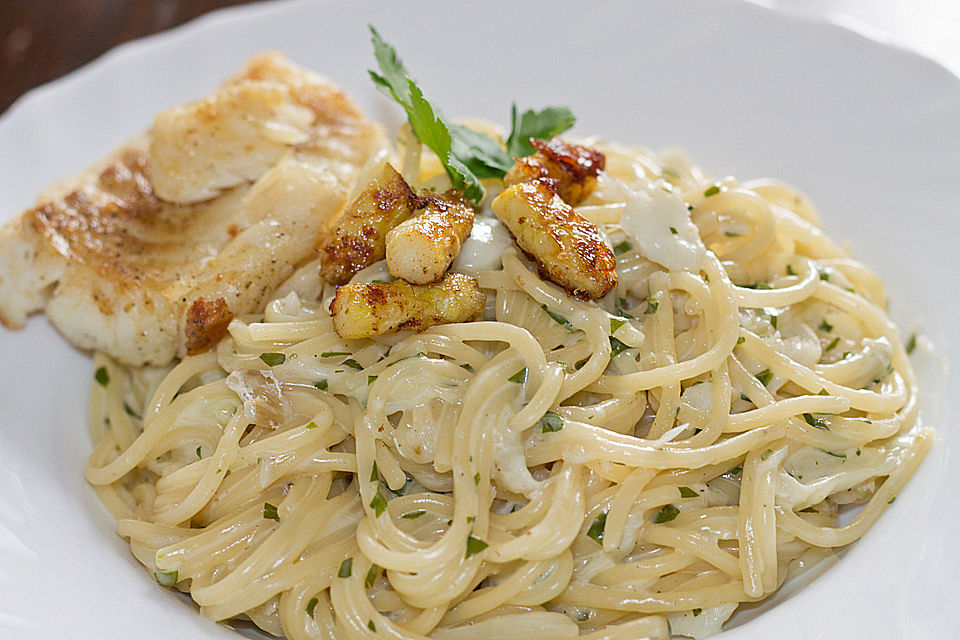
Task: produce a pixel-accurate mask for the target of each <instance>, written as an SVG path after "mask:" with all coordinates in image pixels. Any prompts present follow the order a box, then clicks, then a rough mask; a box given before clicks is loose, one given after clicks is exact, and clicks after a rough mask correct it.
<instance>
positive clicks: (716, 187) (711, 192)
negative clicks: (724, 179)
mask: <svg viewBox="0 0 960 640" xmlns="http://www.w3.org/2000/svg"><path fill="white" fill-rule="evenodd" d="M718 193H720V185H718V184H715V185H713V186H712V187H709V188H708V189H707V190H706V191H704V192H703V196H704V197H705V198H709V197H710V196H715V195H717V194H718Z"/></svg>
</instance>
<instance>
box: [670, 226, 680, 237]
mask: <svg viewBox="0 0 960 640" xmlns="http://www.w3.org/2000/svg"><path fill="white" fill-rule="evenodd" d="M670 233H672V234H673V235H677V234H678V233H680V232H679V231H677V228H676V227H670Z"/></svg>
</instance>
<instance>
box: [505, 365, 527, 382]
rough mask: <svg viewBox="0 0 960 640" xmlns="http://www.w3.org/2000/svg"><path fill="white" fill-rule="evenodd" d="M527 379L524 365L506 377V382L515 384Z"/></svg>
mask: <svg viewBox="0 0 960 640" xmlns="http://www.w3.org/2000/svg"><path fill="white" fill-rule="evenodd" d="M526 380H527V368H526V367H524V368H523V369H520V371H517V372H516V373H515V374H513V375H512V376H510V377H509V378H507V381H508V382H516V383H517V384H523V383H524V382H526Z"/></svg>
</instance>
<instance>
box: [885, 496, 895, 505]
mask: <svg viewBox="0 0 960 640" xmlns="http://www.w3.org/2000/svg"><path fill="white" fill-rule="evenodd" d="M896 499H897V496H893V497H892V498H890V499H889V500H887V504H893V501H894V500H896Z"/></svg>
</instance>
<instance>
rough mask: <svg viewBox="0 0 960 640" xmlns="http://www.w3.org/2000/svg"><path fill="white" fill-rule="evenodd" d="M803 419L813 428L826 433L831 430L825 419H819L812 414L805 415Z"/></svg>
mask: <svg viewBox="0 0 960 640" xmlns="http://www.w3.org/2000/svg"><path fill="white" fill-rule="evenodd" d="M803 419H804V420H805V421H806V423H807V424H808V425H810V426H811V427H816V428H817V429H823V430H824V431H829V430H830V425H828V424H827V421H826V420H824V419H823V418H818V417H817V416H815V415H813V414H812V413H805V414H803Z"/></svg>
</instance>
